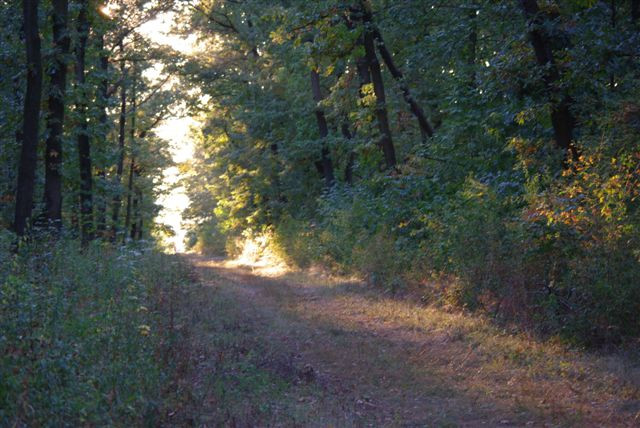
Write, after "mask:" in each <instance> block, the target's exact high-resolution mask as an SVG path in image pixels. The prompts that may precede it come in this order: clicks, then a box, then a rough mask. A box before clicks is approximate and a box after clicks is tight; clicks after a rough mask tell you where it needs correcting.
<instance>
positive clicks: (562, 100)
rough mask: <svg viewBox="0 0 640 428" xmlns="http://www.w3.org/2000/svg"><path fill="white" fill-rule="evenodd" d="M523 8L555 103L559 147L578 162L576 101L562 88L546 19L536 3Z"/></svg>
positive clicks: (526, 2)
mask: <svg viewBox="0 0 640 428" xmlns="http://www.w3.org/2000/svg"><path fill="white" fill-rule="evenodd" d="M520 4H521V6H522V9H523V10H524V13H525V16H526V18H527V20H528V25H529V39H530V40H531V44H532V46H533V50H534V53H535V56H536V60H537V62H538V65H540V66H541V67H544V68H545V72H544V76H543V79H544V83H545V86H546V89H547V96H548V97H549V100H550V101H551V123H552V125H553V132H554V136H555V141H556V145H557V146H558V148H560V149H561V150H562V151H563V152H564V154H565V157H566V155H567V154H568V153H570V154H571V156H572V157H573V158H574V159H577V157H578V150H577V148H576V146H575V144H574V141H573V131H574V128H575V125H576V120H575V118H574V117H573V114H572V113H571V109H570V108H571V105H572V99H571V97H570V96H569V95H568V94H566V93H564V91H561V89H560V88H558V81H559V80H560V72H559V71H558V67H557V65H556V63H555V60H554V57H553V49H552V43H551V40H550V39H549V37H548V36H547V35H546V34H545V33H544V30H543V29H542V27H543V25H544V24H545V21H546V19H545V17H544V16H543V14H542V13H541V12H540V9H539V8H538V3H537V1H536V0H521V1H520ZM565 166H566V162H565Z"/></svg>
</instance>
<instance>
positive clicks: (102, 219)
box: [96, 34, 109, 236]
mask: <svg viewBox="0 0 640 428" xmlns="http://www.w3.org/2000/svg"><path fill="white" fill-rule="evenodd" d="M98 49H99V50H100V64H99V70H100V73H101V75H102V78H101V79H100V85H99V87H98V103H99V106H100V117H99V119H98V121H99V123H100V137H101V138H102V143H104V142H106V140H107V135H108V132H107V126H108V125H107V105H108V99H109V78H108V73H109V57H108V55H107V52H106V50H105V49H104V34H100V37H99V38H98ZM98 177H99V180H100V181H101V182H102V183H104V182H105V180H106V172H105V168H104V167H101V168H100V172H99V173H98ZM96 196H97V197H96V232H97V233H98V235H99V236H104V234H105V232H106V230H107V200H106V195H104V194H98V195H96Z"/></svg>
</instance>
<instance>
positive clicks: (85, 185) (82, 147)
mask: <svg viewBox="0 0 640 428" xmlns="http://www.w3.org/2000/svg"><path fill="white" fill-rule="evenodd" d="M87 1H88V0H82V1H80V12H79V13H78V46H77V47H76V83H77V85H78V89H79V91H78V92H79V94H78V101H77V103H76V110H77V111H78V116H79V121H80V126H79V129H78V136H77V139H78V141H77V143H78V162H79V165H78V166H79V169H80V233H81V236H82V242H83V243H87V242H88V241H90V240H91V239H93V176H92V168H91V143H90V141H89V129H88V124H87V93H86V89H85V58H86V48H87V38H88V37H89V20H88V17H87Z"/></svg>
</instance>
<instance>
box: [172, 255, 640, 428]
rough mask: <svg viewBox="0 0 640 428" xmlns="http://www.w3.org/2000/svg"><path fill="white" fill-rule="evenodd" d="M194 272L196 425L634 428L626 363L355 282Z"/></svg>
mask: <svg viewBox="0 0 640 428" xmlns="http://www.w3.org/2000/svg"><path fill="white" fill-rule="evenodd" d="M188 258H189V262H190V263H191V264H192V265H193V266H194V268H195V271H196V275H197V277H198V281H199V283H200V285H198V286H197V287H196V288H194V289H193V290H191V292H190V297H189V299H187V300H188V302H189V303H188V304H187V306H186V307H185V308H184V311H183V312H184V313H183V318H182V322H184V323H186V324H188V330H189V331H190V332H191V334H190V335H189V337H190V339H189V341H190V345H189V347H190V349H191V351H190V356H189V358H190V359H191V360H192V361H191V363H190V364H189V367H190V369H189V371H188V372H189V373H188V374H187V375H186V378H185V379H186V380H185V382H188V383H190V384H191V385H192V391H191V392H190V394H191V396H192V402H193V405H192V406H191V407H190V408H189V409H183V411H182V413H189V414H190V415H189V416H188V417H187V418H186V419H185V421H188V423H190V424H195V425H198V426H340V427H342V426H404V427H413V426H416V427H417V426H461V427H475V426H536V427H537V426H549V427H555V426H583V427H590V426H611V427H623V426H640V389H639V386H640V366H639V365H638V361H637V360H634V359H633V358H632V356H631V355H620V354H616V355H611V354H609V355H600V356H598V355H593V354H587V353H584V352H581V351H578V350H571V349H568V348H567V347H566V346H562V345H559V344H554V343H550V342H540V341H537V340H534V339H533V338H530V337H527V336H525V335H523V334H520V333H509V332H505V331H503V330H501V329H500V328H499V327H497V326H495V325H493V324H492V323H491V322H489V321H488V320H486V319H484V318H482V317H479V316H473V315H469V314H465V313H461V312H459V311H453V310H446V308H441V307H434V306H425V305H422V304H420V303H419V302H411V301H407V300H402V299H394V298H392V297H389V296H385V295H384V294H382V293H380V291H379V290H374V289H371V288H370V287H367V286H366V285H365V284H363V283H362V282H359V281H355V280H348V279H345V278H337V277H331V276H328V275H324V274H322V273H318V272H316V273H313V272H292V271H287V270H284V269H280V270H278V269H273V268H269V267H265V266H263V267H256V266H243V265H239V264H238V263H230V262H225V261H223V260H213V259H207V258H204V257H200V256H188ZM177 420H178V419H176V421H177ZM176 424H178V422H176Z"/></svg>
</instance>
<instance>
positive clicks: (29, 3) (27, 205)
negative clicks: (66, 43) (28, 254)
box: [13, 0, 42, 236]
mask: <svg viewBox="0 0 640 428" xmlns="http://www.w3.org/2000/svg"><path fill="white" fill-rule="evenodd" d="M22 9H23V10H22V11H23V19H24V32H25V48H26V54H27V64H26V67H27V91H26V94H25V97H24V110H23V112H24V116H23V122H22V135H21V139H22V141H21V142H22V147H21V152H20V166H19V168H18V185H17V189H16V207H15V217H14V223H13V227H14V230H15V232H16V233H17V234H18V236H23V235H24V234H25V231H26V229H27V224H28V223H29V220H30V218H31V213H32V210H33V193H34V186H35V179H36V164H37V148H38V137H39V130H40V101H41V99H42V57H41V49H40V35H39V32H38V0H23V1H22Z"/></svg>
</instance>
